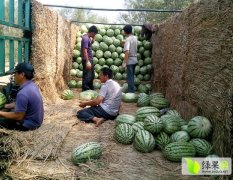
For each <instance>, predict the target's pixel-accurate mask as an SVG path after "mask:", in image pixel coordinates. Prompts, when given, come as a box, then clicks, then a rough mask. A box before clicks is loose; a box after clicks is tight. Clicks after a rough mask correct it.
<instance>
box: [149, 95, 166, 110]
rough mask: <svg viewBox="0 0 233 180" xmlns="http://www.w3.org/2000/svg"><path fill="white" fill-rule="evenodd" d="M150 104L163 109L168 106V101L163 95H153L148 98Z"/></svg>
mask: <svg viewBox="0 0 233 180" xmlns="http://www.w3.org/2000/svg"><path fill="white" fill-rule="evenodd" d="M150 105H151V106H153V107H156V108H158V109H163V108H168V107H169V106H170V102H169V101H168V100H167V99H166V98H163V97H153V98H152V99H150Z"/></svg>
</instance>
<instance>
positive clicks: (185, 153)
mask: <svg viewBox="0 0 233 180" xmlns="http://www.w3.org/2000/svg"><path fill="white" fill-rule="evenodd" d="M163 155H164V156H165V158H167V159H168V160H169V161H174V162H181V160H182V157H194V156H195V155H196V150H195V147H194V146H193V145H192V144H191V143H189V142H173V143H170V144H168V145H166V146H165V148H164V149H163Z"/></svg>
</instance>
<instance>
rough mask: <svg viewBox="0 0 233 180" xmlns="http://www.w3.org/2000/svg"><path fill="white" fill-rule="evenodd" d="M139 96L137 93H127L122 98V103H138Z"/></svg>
mask: <svg viewBox="0 0 233 180" xmlns="http://www.w3.org/2000/svg"><path fill="white" fill-rule="evenodd" d="M137 99H138V96H137V94H135V93H125V94H124V95H123V96H122V101H123V102H127V103H133V102H137Z"/></svg>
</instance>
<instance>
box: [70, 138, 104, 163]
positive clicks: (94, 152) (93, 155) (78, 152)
mask: <svg viewBox="0 0 233 180" xmlns="http://www.w3.org/2000/svg"><path fill="white" fill-rule="evenodd" d="M101 155H102V148H101V145H100V144H99V143H97V142H88V143H85V144H82V145H80V146H78V147H77V148H75V149H74V150H73V152H72V153H71V161H72V162H73V163H74V164H76V165H78V164H79V163H84V162H86V161H88V160H89V159H99V158H100V156H101Z"/></svg>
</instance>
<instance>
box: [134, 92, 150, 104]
mask: <svg viewBox="0 0 233 180" xmlns="http://www.w3.org/2000/svg"><path fill="white" fill-rule="evenodd" d="M140 94H145V95H143V96H142V95H141V96H139V97H138V101H137V106H138V107H144V106H148V105H149V104H150V97H149V95H147V94H146V93H140Z"/></svg>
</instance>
